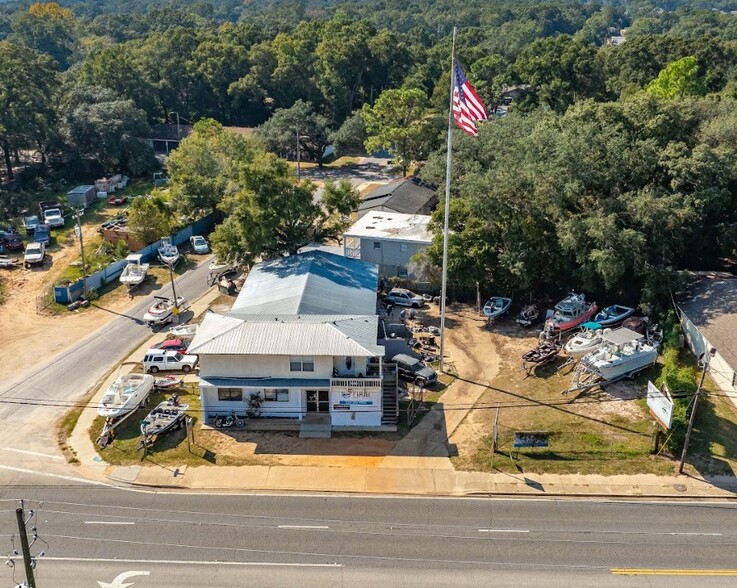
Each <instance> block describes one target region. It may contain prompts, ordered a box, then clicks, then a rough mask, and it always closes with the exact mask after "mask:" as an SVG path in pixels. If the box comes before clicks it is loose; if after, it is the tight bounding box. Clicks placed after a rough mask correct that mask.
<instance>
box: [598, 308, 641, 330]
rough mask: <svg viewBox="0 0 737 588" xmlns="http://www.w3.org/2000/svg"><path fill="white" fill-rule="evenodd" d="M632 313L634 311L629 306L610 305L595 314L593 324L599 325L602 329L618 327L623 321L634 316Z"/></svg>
mask: <svg viewBox="0 0 737 588" xmlns="http://www.w3.org/2000/svg"><path fill="white" fill-rule="evenodd" d="M634 312H635V309H634V308H631V307H629V306H622V305H620V304H612V305H611V306H607V307H606V308H602V309H601V310H600V311H599V312H597V313H596V316H595V317H594V322H597V323H599V324H600V325H601V326H602V327H611V326H612V325H618V324H619V323H621V322H622V321H623V320H624V319H626V318H627V317H629V316H631V315H632V314H634Z"/></svg>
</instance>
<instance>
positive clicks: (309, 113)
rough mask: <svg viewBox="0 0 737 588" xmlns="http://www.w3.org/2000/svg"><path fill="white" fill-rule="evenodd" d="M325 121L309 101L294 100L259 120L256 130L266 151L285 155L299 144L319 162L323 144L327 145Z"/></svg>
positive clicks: (323, 150) (328, 143) (328, 130)
mask: <svg viewBox="0 0 737 588" xmlns="http://www.w3.org/2000/svg"><path fill="white" fill-rule="evenodd" d="M328 125H329V121H328V119H327V118H326V117H324V116H323V115H321V114H317V113H315V112H314V111H313V109H312V104H310V103H309V102H304V101H302V100H297V102H295V103H294V105H293V106H292V107H291V108H280V109H278V110H276V111H275V112H274V114H273V115H272V117H271V118H270V119H269V120H267V121H266V122H265V123H264V124H262V125H261V126H260V127H259V128H258V130H257V134H258V136H259V137H260V138H261V140H262V141H263V142H264V144H265V145H266V148H267V149H268V150H269V151H272V152H274V153H277V154H282V155H285V154H287V153H293V152H294V151H295V149H296V144H297V137H298V136H299V148H300V150H301V151H304V152H306V153H307V154H309V156H310V157H311V158H312V159H314V160H315V161H316V162H317V164H318V165H319V166H322V163H323V155H324V153H325V148H326V147H327V146H328V145H330V128H329V126H328Z"/></svg>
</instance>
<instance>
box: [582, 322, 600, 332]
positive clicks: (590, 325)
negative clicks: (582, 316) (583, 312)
mask: <svg viewBox="0 0 737 588" xmlns="http://www.w3.org/2000/svg"><path fill="white" fill-rule="evenodd" d="M581 326H582V327H583V328H584V329H591V330H592V331H595V330H596V329H601V325H600V324H599V323H595V322H593V321H589V322H588V323H584V324H582V325H581Z"/></svg>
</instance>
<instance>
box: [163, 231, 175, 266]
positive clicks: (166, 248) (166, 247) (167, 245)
mask: <svg viewBox="0 0 737 588" xmlns="http://www.w3.org/2000/svg"><path fill="white" fill-rule="evenodd" d="M158 252H159V259H160V260H161V263H163V264H165V265H169V266H173V265H175V264H176V263H177V261H179V249H177V246H176V245H174V244H172V242H171V238H170V237H163V238H162V239H161V245H159V249H158Z"/></svg>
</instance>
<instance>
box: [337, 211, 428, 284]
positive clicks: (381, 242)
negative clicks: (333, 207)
mask: <svg viewBox="0 0 737 588" xmlns="http://www.w3.org/2000/svg"><path fill="white" fill-rule="evenodd" d="M429 223H430V217H429V216H426V215H422V214H400V213H397V212H379V211H371V212H369V213H368V214H366V215H365V216H363V217H361V218H360V219H358V221H356V222H355V223H354V224H353V226H351V227H350V228H349V229H348V230H347V231H346V232H345V233H344V235H343V251H344V253H345V256H346V257H349V258H353V259H361V260H363V261H368V262H370V263H375V264H376V265H378V266H379V274H380V275H381V276H382V277H390V276H401V277H408V276H409V272H408V269H407V268H408V266H409V262H410V259H411V258H412V257H413V256H414V255H415V254H417V253H419V252H420V251H422V250H423V249H425V248H426V247H427V246H428V245H430V243H431V242H432V234H431V233H430V230H429V228H428V226H429Z"/></svg>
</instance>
